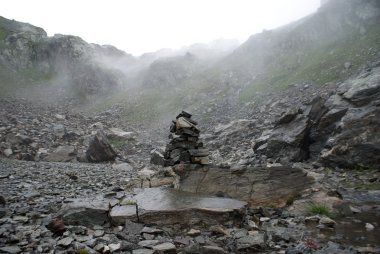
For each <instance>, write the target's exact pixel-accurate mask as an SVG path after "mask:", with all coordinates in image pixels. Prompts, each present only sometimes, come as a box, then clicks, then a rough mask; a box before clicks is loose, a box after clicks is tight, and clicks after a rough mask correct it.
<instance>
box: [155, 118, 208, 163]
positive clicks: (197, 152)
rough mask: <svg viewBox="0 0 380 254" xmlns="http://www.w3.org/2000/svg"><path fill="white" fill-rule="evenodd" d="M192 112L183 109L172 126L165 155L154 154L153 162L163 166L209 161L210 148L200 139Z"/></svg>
mask: <svg viewBox="0 0 380 254" xmlns="http://www.w3.org/2000/svg"><path fill="white" fill-rule="evenodd" d="M191 116H192V115H191V114H189V113H188V112H185V111H182V112H181V113H180V114H179V115H177V117H176V120H175V121H172V124H171V126H170V132H171V133H170V135H169V139H170V142H169V143H168V144H167V146H166V149H165V152H164V154H163V155H161V154H158V152H156V153H154V154H153V155H152V159H151V163H153V164H161V165H163V166H173V165H175V164H201V165H207V164H208V163H209V160H208V155H209V151H208V149H206V148H204V147H203V143H202V142H201V141H199V135H200V130H199V129H198V128H197V125H198V123H197V122H196V121H194V120H193V119H191Z"/></svg>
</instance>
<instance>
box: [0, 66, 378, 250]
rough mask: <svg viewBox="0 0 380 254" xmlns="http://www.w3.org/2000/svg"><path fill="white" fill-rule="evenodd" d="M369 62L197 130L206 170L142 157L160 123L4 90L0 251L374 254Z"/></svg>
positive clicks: (372, 71)
mask: <svg viewBox="0 0 380 254" xmlns="http://www.w3.org/2000/svg"><path fill="white" fill-rule="evenodd" d="M379 66H380V61H377V62H376V61H375V62H374V63H372V65H370V68H368V69H366V70H363V71H362V72H361V73H360V74H359V75H358V76H357V77H353V78H352V79H350V80H347V81H346V82H343V83H341V84H331V85H328V86H325V87H323V88H316V87H310V86H309V85H305V84H302V85H298V86H293V87H291V88H290V89H289V90H287V91H285V92H283V93H280V94H265V95H262V96H261V97H262V98H261V100H257V101H255V103H254V105H246V107H247V109H248V110H242V112H241V114H242V116H243V115H244V116H246V119H236V118H234V115H233V114H232V115H229V117H230V118H229V119H230V120H232V121H230V122H228V123H225V122H223V121H221V122H218V121H217V118H215V119H214V120H215V122H213V121H209V122H208V123H207V124H204V125H202V124H200V126H201V130H203V129H204V130H205V133H204V134H203V135H201V139H203V140H205V145H206V147H207V148H209V150H210V151H211V159H212V165H210V166H208V167H204V168H196V167H194V168H193V167H189V168H186V167H184V168H182V169H181V166H179V167H178V166H176V167H173V168H172V167H169V168H163V167H160V166H153V165H150V164H149V159H150V152H151V150H152V149H153V148H158V147H159V146H160V145H164V144H165V143H166V142H167V140H166V139H165V133H166V131H168V130H166V129H165V128H163V127H162V126H161V127H159V128H158V129H157V128H154V130H152V132H150V130H151V129H149V128H147V126H149V124H146V125H140V126H134V127H132V125H129V124H128V123H126V122H124V121H123V119H122V118H120V114H118V112H119V110H120V108H118V107H113V108H112V109H110V110H108V111H105V112H101V113H97V114H86V115H85V114H82V113H79V112H78V111H74V110H72V109H73V107H72V105H66V106H62V105H55V106H54V105H49V106H47V105H44V104H38V103H36V102H31V101H28V100H27V99H21V98H2V99H0V103H1V106H2V107H1V109H0V119H1V122H0V141H1V142H0V152H1V156H2V158H1V160H0V182H1V185H0V226H1V228H0V252H4V253H135V254H137V253H252V252H256V253H378V252H379V251H380V243H379V240H378V238H377V237H376V236H378V235H379V234H380V227H379V226H380V206H379V204H380V193H379V185H380V176H379V171H378V170H379V169H378V166H379V156H378V153H377V151H378V149H379V148H378V142H379V136H378V135H379V133H380V132H379V131H378V130H379V122H378V119H379V118H378V116H379V95H380V90H379V88H380V85H379V73H380V72H379V71H380V69H379V68H380V67H379ZM295 94H297V98H298V99H299V100H297V102H293V101H292V98H294V96H295ZM238 116H240V115H238ZM235 117H236V115H235ZM154 127H155V126H154ZM152 133H154V134H155V135H153V134H152ZM156 134H157V135H156ZM318 138H320V139H318ZM104 155H105V156H106V157H103V156H104ZM108 160H111V161H112V162H102V161H108ZM299 161H303V162H302V163H300V162H299ZM95 162H96V163H95ZM348 168H350V169H348ZM181 170H185V172H187V173H188V175H186V174H182V173H183V172H181ZM292 176H294V177H293V178H294V181H292ZM200 183H202V184H201V185H200ZM173 187H174V188H173ZM141 188H142V189H141ZM174 189H180V190H186V191H190V193H185V194H184V192H181V191H179V192H178V191H176V190H174ZM284 193H286V194H289V195H286V196H284V195H283V194H284ZM243 194H244V195H243ZM245 194H246V195H245ZM290 194H291V195H290ZM280 197H281V199H279V198H280ZM284 197H285V198H284ZM258 199H260V200H261V201H263V202H261V203H258V202H256V201H257V200H258ZM264 201H265V202H264ZM278 201H281V202H278ZM255 202H256V203H255Z"/></svg>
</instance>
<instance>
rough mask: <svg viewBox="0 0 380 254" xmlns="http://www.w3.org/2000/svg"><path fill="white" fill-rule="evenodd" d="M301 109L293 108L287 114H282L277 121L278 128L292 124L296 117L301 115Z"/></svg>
mask: <svg viewBox="0 0 380 254" xmlns="http://www.w3.org/2000/svg"><path fill="white" fill-rule="evenodd" d="M299 113H300V112H299V109H298V108H291V109H289V110H288V111H286V112H283V113H282V114H281V117H280V118H279V119H278V120H277V122H276V124H275V125H276V126H278V125H281V124H286V123H289V122H291V121H292V120H293V119H294V118H296V116H297V115H298V114H299Z"/></svg>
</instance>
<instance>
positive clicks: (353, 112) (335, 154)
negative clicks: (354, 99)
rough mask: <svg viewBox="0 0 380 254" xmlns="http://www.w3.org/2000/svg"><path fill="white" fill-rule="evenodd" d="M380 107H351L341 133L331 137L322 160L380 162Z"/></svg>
mask: <svg viewBox="0 0 380 254" xmlns="http://www.w3.org/2000/svg"><path fill="white" fill-rule="evenodd" d="M379 119H380V109H379V107H376V106H373V107H362V108H350V109H349V110H348V111H347V112H346V114H345V116H344V117H343V118H342V119H341V122H340V123H339V132H338V133H336V135H334V136H332V137H330V138H329V140H328V142H327V144H326V148H325V149H324V150H323V151H322V152H321V156H320V160H321V162H322V163H324V164H325V165H329V166H339V167H349V168H353V167H357V166H364V167H371V168H372V167H373V168H378V167H379V165H380V131H379V126H380V120H379Z"/></svg>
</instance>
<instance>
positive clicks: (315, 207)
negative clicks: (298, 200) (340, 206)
mask: <svg viewBox="0 0 380 254" xmlns="http://www.w3.org/2000/svg"><path fill="white" fill-rule="evenodd" d="M307 213H308V214H309V215H326V216H328V217H333V213H332V211H331V209H330V208H328V207H327V206H325V205H323V204H312V205H310V206H309V207H308V208H307Z"/></svg>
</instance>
